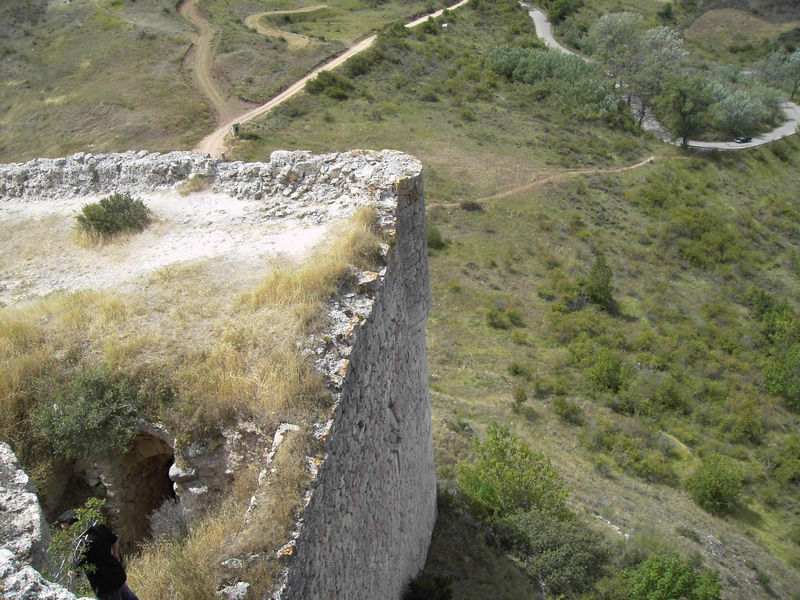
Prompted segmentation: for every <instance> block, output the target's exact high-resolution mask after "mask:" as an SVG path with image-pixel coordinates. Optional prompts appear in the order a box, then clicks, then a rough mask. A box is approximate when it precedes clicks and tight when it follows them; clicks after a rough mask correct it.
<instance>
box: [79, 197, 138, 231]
mask: <svg viewBox="0 0 800 600" xmlns="http://www.w3.org/2000/svg"><path fill="white" fill-rule="evenodd" d="M151 220H152V217H151V213H150V209H149V208H147V207H146V206H145V204H144V202H142V201H141V200H140V199H138V198H132V197H131V195H130V194H128V193H124V194H118V193H114V194H111V195H110V196H107V197H105V198H102V199H100V200H99V201H97V202H93V203H92V204H86V205H84V207H83V208H82V209H81V214H79V215H78V216H77V217H75V221H76V222H77V226H78V229H80V230H82V231H85V232H86V233H88V234H91V235H98V236H101V237H111V236H114V235H117V234H120V233H126V232H135V231H142V230H143V229H144V228H145V227H147V225H149V224H150V221H151Z"/></svg>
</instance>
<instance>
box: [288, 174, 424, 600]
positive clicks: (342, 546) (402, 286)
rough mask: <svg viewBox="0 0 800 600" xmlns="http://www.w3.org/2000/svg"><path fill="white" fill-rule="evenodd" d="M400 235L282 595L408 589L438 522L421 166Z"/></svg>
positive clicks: (408, 187)
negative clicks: (430, 400)
mask: <svg viewBox="0 0 800 600" xmlns="http://www.w3.org/2000/svg"><path fill="white" fill-rule="evenodd" d="M395 190H396V192H397V203H396V213H395V215H394V217H395V219H396V228H397V230H396V245H395V246H394V248H393V249H392V250H391V251H390V253H389V255H388V264H387V267H386V271H385V274H384V276H383V277H382V280H383V284H382V285H381V286H380V287H379V288H378V289H377V291H376V293H375V295H374V303H373V305H372V310H371V313H370V314H369V315H368V316H367V317H366V319H364V321H363V322H362V323H361V324H360V325H356V326H355V327H354V331H353V339H352V341H351V344H352V352H351V354H350V357H349V366H348V368H347V372H346V375H345V377H344V381H343V383H342V386H341V395H340V398H339V402H338V405H337V407H336V410H335V413H334V416H333V419H332V424H331V429H330V433H329V435H328V437H327V440H326V445H325V450H326V452H327V458H326V459H325V460H324V461H323V463H322V465H321V467H320V470H319V473H318V476H317V480H316V484H315V487H314V490H313V496H312V498H311V501H310V503H309V505H308V506H307V508H306V509H305V511H304V512H303V516H302V525H303V528H302V531H301V535H300V537H299V539H298V541H297V545H296V549H295V557H294V559H293V562H292V565H291V567H290V570H289V572H288V578H287V582H286V587H285V589H284V590H283V592H282V593H281V594H279V595H278V596H277V597H279V598H281V599H282V600H287V599H291V600H295V599H304V600H311V599H315V600H347V599H352V600H356V599H367V598H375V599H377V598H382V599H383V598H385V599H389V598H399V597H400V594H401V592H402V589H403V587H404V586H405V584H406V583H407V582H408V580H409V579H410V578H412V577H413V576H414V575H415V574H416V573H417V572H418V571H419V570H420V569H421V568H422V566H423V565H424V563H425V557H426V554H427V549H428V545H429V543H430V536H431V531H432V529H433V525H434V523H435V520H436V478H435V472H434V469H433V446H432V437H431V421H430V406H429V403H428V382H427V379H428V371H427V355H426V348H425V321H426V319H427V316H428V310H429V307H430V300H429V287H428V268H427V244H426V238H425V211H424V204H423V200H422V182H421V178H420V177H419V176H416V177H408V178H405V179H402V180H400V181H398V182H396V185H395Z"/></svg>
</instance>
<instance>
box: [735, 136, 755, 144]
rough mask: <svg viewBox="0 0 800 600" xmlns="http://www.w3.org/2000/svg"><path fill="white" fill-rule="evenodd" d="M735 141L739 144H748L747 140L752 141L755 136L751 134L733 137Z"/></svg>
mask: <svg viewBox="0 0 800 600" xmlns="http://www.w3.org/2000/svg"><path fill="white" fill-rule="evenodd" d="M733 141H734V142H736V143H737V144H746V143H747V142H752V141H753V138H751V137H750V136H749V135H740V136H739V137H735V138H733Z"/></svg>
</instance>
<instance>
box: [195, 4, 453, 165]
mask: <svg viewBox="0 0 800 600" xmlns="http://www.w3.org/2000/svg"><path fill="white" fill-rule="evenodd" d="M195 1H196V0H187V4H188V3H189V2H192V3H194V2H195ZM467 2H468V0H460V1H459V2H458V3H457V4H454V5H452V6H450V7H448V10H454V9H456V8H459V7H460V6H463V5H464V4H466V3H467ZM444 10H445V9H442V10H437V11H436V12H434V13H431V14H429V15H423V16H422V17H419V18H418V19H415V20H413V21H411V22H410V23H406V27H408V28H411V27H416V26H417V25H420V24H421V23H424V22H425V21H427V20H428V17H433V18H434V19H435V18H436V17H439V16H440V15H441V14H442V12H443V11H444ZM376 37H377V36H375V35H371V36H369V37H367V38H365V39H363V40H361V41H360V42H356V43H355V44H354V45H353V46H351V47H350V48H348V49H347V50H346V51H345V52H343V53H342V54H340V55H338V56H335V57H334V58H332V59H330V60H329V61H327V62H325V63H323V64H322V65H320V66H319V67H317V68H316V69H314V70H313V71H311V72H310V73H308V74H307V75H305V76H304V77H303V78H301V79H299V80H298V81H296V82H295V83H293V84H292V85H290V86H289V87H288V88H286V89H285V90H284V91H282V92H281V93H280V94H278V95H277V96H275V97H274V98H272V99H271V100H269V101H267V102H266V103H265V104H262V105H261V106H258V107H256V108H254V109H252V110H250V111H248V112H246V113H244V114H242V115H239V116H237V117H235V118H230V119H229V120H228V121H227V122H225V123H224V124H223V125H221V126H220V127H218V128H217V130H216V131H214V132H212V133H210V134H209V135H207V136H206V137H205V138H203V140H202V141H201V142H200V143H199V144H198V145H197V147H196V148H195V151H196V152H203V153H205V154H209V155H211V156H213V157H215V158H219V157H220V156H221V155H222V153H223V152H224V151H225V137H226V136H227V135H228V131H229V129H230V126H231V125H233V124H234V123H240V124H241V123H246V122H248V121H252V120H253V119H255V118H257V117H260V116H261V115H264V114H266V113H268V112H269V111H271V110H272V109H273V108H275V107H276V106H279V105H280V104H282V103H284V102H286V101H287V100H288V99H289V98H291V97H292V96H294V95H295V94H297V93H298V92H299V91H300V90H302V89H303V87H304V86H305V85H306V82H307V81H308V80H309V79H312V78H313V77H316V76H317V75H318V74H319V73H321V72H322V71H330V70H332V69H335V68H336V67H338V66H339V65H341V64H342V63H343V62H345V61H346V60H347V59H349V58H350V57H352V56H355V55H356V54H358V53H359V52H363V51H364V50H366V49H367V48H369V47H370V46H371V45H372V43H373V42H374V41H375V38H376Z"/></svg>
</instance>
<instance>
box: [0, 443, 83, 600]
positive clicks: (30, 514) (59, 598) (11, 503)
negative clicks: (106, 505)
mask: <svg viewBox="0 0 800 600" xmlns="http://www.w3.org/2000/svg"><path fill="white" fill-rule="evenodd" d="M49 542H50V530H49V529H48V528H47V522H46V521H45V518H44V514H43V513H42V509H41V507H40V506H39V500H38V499H37V498H36V494H35V493H34V491H33V485H32V484H31V481H30V479H29V478H28V476H27V475H26V474H25V472H24V471H23V470H22V468H21V467H20V464H19V461H18V460H17V457H16V456H15V455H14V452H13V451H12V450H11V448H10V447H9V446H8V444H5V443H2V442H0V543H2V547H0V596H2V598H8V599H9V600H12V599H13V600H75V596H74V595H73V594H71V593H70V592H68V591H67V590H65V589H64V588H62V587H61V586H58V585H56V584H54V583H51V582H49V581H47V580H46V579H45V578H44V577H42V575H41V574H40V573H39V572H38V571H37V570H36V569H41V568H42V567H43V566H44V565H45V563H46V555H45V551H46V549H47V545H48V544H49ZM34 567H36V568H34Z"/></svg>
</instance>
